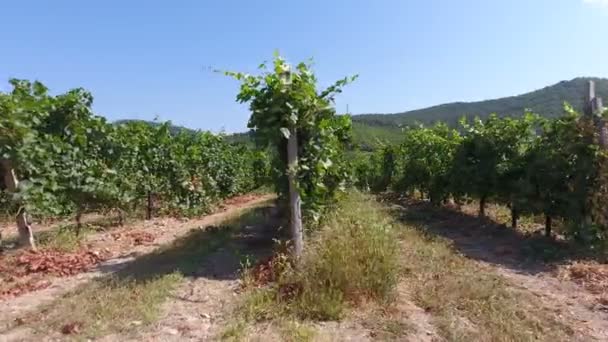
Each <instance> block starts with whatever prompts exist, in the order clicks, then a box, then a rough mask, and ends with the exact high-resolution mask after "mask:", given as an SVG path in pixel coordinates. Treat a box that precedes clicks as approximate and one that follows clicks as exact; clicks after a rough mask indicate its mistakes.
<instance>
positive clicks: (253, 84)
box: [225, 55, 356, 221]
mask: <svg viewBox="0 0 608 342" xmlns="http://www.w3.org/2000/svg"><path fill="white" fill-rule="evenodd" d="M260 70H262V72H261V74H260V75H257V76H253V75H248V74H244V73H237V72H226V73H225V74H226V75H228V76H231V77H233V78H235V79H236V80H238V81H239V82H241V89H240V92H239V94H238V95H237V101H239V102H242V103H249V108H250V110H251V113H252V114H251V118H250V119H249V125H248V126H249V128H250V129H251V130H252V132H253V135H254V138H255V140H256V142H257V144H258V146H263V147H267V146H274V147H276V148H277V153H276V154H274V155H275V157H276V158H275V162H274V170H275V177H274V178H275V180H276V183H275V187H276V189H277V192H278V193H279V195H280V196H281V197H283V198H284V197H285V195H286V193H287V172H296V174H297V180H298V189H299V191H300V195H301V197H302V202H303V209H304V215H305V217H308V218H312V219H313V220H315V221H316V220H317V219H318V218H319V217H320V215H321V214H322V212H323V210H324V208H326V206H327V205H328V204H329V203H331V202H332V201H333V200H334V199H335V197H336V194H337V192H338V190H340V189H342V188H343V185H344V183H345V181H346V180H347V178H348V172H347V169H346V167H345V166H346V163H345V162H344V161H343V153H342V152H343V147H344V144H345V143H346V142H347V141H348V140H349V139H350V132H351V121H350V117H349V116H336V113H335V110H334V108H333V106H332V105H333V102H334V96H335V95H336V94H338V93H340V92H341V91H342V87H343V86H344V85H346V84H347V83H349V82H351V81H353V80H354V79H355V78H356V77H351V78H344V79H342V80H339V81H337V82H336V83H334V84H333V85H332V86H330V87H328V88H327V89H325V90H323V91H319V90H317V79H316V77H315V75H314V74H313V73H312V71H311V69H310V65H308V64H305V63H300V64H298V65H297V66H296V68H295V70H291V67H290V65H289V64H287V62H285V60H283V59H282V58H281V57H279V56H278V55H276V56H275V58H274V60H273V63H272V65H270V66H267V65H266V63H263V64H262V65H260ZM292 130H295V131H296V132H297V133H296V134H297V138H298V144H299V149H298V168H297V170H287V139H288V137H289V134H290V132H291V131H292Z"/></svg>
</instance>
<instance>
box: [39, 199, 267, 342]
mask: <svg viewBox="0 0 608 342" xmlns="http://www.w3.org/2000/svg"><path fill="white" fill-rule="evenodd" d="M260 206H261V205H260ZM263 210H264V209H259V210H258V209H250V210H247V211H245V212H241V214H242V215H241V216H239V217H230V218H227V220H228V221H225V222H224V225H222V226H212V227H207V228H206V229H198V228H196V229H193V230H192V231H191V232H190V233H189V234H187V235H185V236H184V237H181V238H179V239H177V240H175V241H174V242H172V243H171V244H168V245H165V246H163V247H161V248H159V249H157V250H155V251H154V252H152V253H150V254H147V255H144V256H142V257H139V258H138V259H136V260H135V261H134V262H132V263H131V264H130V265H129V266H127V268H126V269H124V270H122V271H119V272H118V273H117V274H114V275H112V276H108V277H105V278H102V279H100V280H96V281H93V282H90V283H87V284H85V285H84V286H81V287H80V288H78V289H77V290H75V291H73V292H70V293H68V294H66V295H65V296H63V297H62V298H58V299H57V300H55V301H54V302H53V303H51V304H50V305H48V306H47V307H46V308H44V309H43V310H42V312H41V313H40V314H39V318H40V321H36V322H31V324H29V322H28V325H30V327H31V328H32V329H34V330H36V331H37V332H38V333H39V334H41V335H49V333H50V332H55V334H57V333H58V332H60V331H62V330H65V328H66V325H67V326H76V327H77V329H76V330H77V331H76V332H73V335H75V336H76V335H77V336H78V337H79V338H83V339H85V338H94V337H99V336H104V335H106V334H108V333H124V332H128V331H130V330H132V329H137V328H138V327H140V326H145V325H147V324H149V323H152V322H154V321H155V320H156V319H157V318H158V316H159V314H160V313H161V308H162V304H163V303H164V302H165V300H166V299H167V298H168V297H169V296H170V294H171V293H172V292H173V290H174V289H175V288H176V287H177V286H178V285H179V284H180V283H181V281H182V279H183V278H184V276H191V275H192V274H194V272H196V270H197V269H198V268H199V267H200V265H201V263H202V262H204V260H205V258H206V257H207V256H209V255H210V254H211V253H213V252H214V251H217V250H218V249H219V248H222V247H223V246H226V245H227V244H228V243H229V241H230V239H231V238H232V236H233V234H234V233H235V232H236V231H237V230H238V229H239V228H240V227H242V226H244V225H248V224H252V222H258V221H259V220H262V219H264V216H263V213H260V212H261V211H263ZM64 333H65V332H64Z"/></svg>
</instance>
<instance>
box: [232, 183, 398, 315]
mask: <svg viewBox="0 0 608 342" xmlns="http://www.w3.org/2000/svg"><path fill="white" fill-rule="evenodd" d="M275 267H276V269H277V270H276V273H277V274H278V279H277V282H276V283H274V284H272V286H271V287H270V288H262V289H255V290H253V291H252V293H250V294H249V295H248V296H247V300H246V302H245V303H244V307H243V309H244V310H242V311H244V313H245V315H246V316H247V317H246V318H248V319H255V320H264V319H273V318H279V317H280V318H285V317H289V316H292V317H297V318H303V319H315V320H336V319H339V318H340V317H341V316H342V315H343V314H344V310H345V309H346V308H347V307H348V306H349V305H352V304H356V303H359V302H360V301H362V300H367V299H370V300H375V301H377V302H380V303H387V302H388V301H390V299H391V298H393V297H392V296H393V294H394V292H393V291H394V289H395V286H396V284H397V281H398V276H399V270H400V267H399V248H398V244H397V234H396V231H395V230H394V227H393V222H392V220H391V218H390V216H388V215H386V213H385V212H384V210H383V209H382V208H381V207H380V205H379V204H378V203H377V202H376V201H375V200H374V199H373V198H370V197H368V196H366V195H364V194H361V193H358V192H350V193H348V194H347V196H346V197H345V198H344V200H343V201H340V204H339V208H337V210H335V211H333V212H332V213H331V214H329V215H328V217H327V219H326V220H325V223H324V224H323V225H322V227H321V229H319V230H318V231H316V232H315V233H314V235H313V236H312V238H311V239H310V242H309V243H308V248H307V249H306V251H305V253H304V256H303V259H302V262H301V264H300V265H299V268H298V269H293V268H290V267H289V264H288V265H287V266H286V265H285V263H280V262H277V263H276V264H275Z"/></svg>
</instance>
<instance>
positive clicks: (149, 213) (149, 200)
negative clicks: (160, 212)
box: [146, 190, 152, 220]
mask: <svg viewBox="0 0 608 342" xmlns="http://www.w3.org/2000/svg"><path fill="white" fill-rule="evenodd" d="M151 219H152V191H150V190H148V196H147V203H146V220H151Z"/></svg>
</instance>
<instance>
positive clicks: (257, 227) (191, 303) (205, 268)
mask: <svg viewBox="0 0 608 342" xmlns="http://www.w3.org/2000/svg"><path fill="white" fill-rule="evenodd" d="M263 210H264V213H263V215H262V219H261V220H259V221H258V222H252V223H251V224H248V225H245V226H243V227H241V229H240V230H239V231H237V232H235V233H234V234H233V235H232V236H231V238H230V240H229V241H228V242H227V243H226V244H225V245H224V246H222V247H221V248H220V249H218V250H217V251H216V252H214V253H212V254H211V255H209V256H208V257H207V258H206V259H205V261H204V262H203V263H202V264H201V266H200V268H199V269H198V270H197V271H196V272H194V274H192V275H190V276H188V277H187V279H186V281H184V282H183V284H181V285H180V287H179V288H178V289H177V291H175V292H174V293H173V295H172V296H171V297H170V298H169V300H167V302H165V304H164V306H163V310H162V311H163V314H162V315H161V318H160V319H159V320H158V321H157V322H156V323H155V324H153V325H152V326H149V327H146V328H144V329H141V330H137V331H134V332H131V333H129V334H127V335H124V334H113V335H109V336H106V337H104V338H102V339H101V341H208V340H216V339H219V338H220V336H221V335H222V333H223V331H224V329H225V328H226V326H227V325H228V324H229V322H230V314H231V312H233V306H234V305H235V304H236V302H237V300H236V299H237V297H238V293H239V290H240V283H239V277H240V274H239V272H240V270H241V268H242V265H241V263H242V262H243V259H244V258H245V257H246V258H247V259H248V260H251V262H255V260H258V259H260V258H263V257H267V256H270V255H271V253H272V247H273V243H274V242H273V239H274V238H275V237H276V236H275V234H276V233H277V225H278V216H277V214H278V213H277V212H276V211H275V209H274V208H272V207H268V208H264V209H263Z"/></svg>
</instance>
